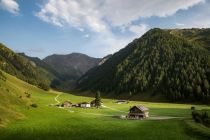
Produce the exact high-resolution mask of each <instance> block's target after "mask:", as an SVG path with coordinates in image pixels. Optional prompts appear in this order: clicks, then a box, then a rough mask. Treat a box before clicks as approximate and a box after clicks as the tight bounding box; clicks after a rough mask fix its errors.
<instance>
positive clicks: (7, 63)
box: [0, 43, 50, 90]
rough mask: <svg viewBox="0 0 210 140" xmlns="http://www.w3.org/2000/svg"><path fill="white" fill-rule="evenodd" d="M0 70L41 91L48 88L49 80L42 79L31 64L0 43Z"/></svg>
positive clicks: (40, 74) (41, 75)
mask: <svg viewBox="0 0 210 140" xmlns="http://www.w3.org/2000/svg"><path fill="white" fill-rule="evenodd" d="M0 69H2V70H3V71H5V72H7V73H9V74H11V75H13V76H16V77H18V78H20V79H22V80H24V81H26V82H28V83H30V84H33V85H36V86H37V87H40V88H42V89H45V90H47V89H48V88H49V84H50V82H49V80H48V79H46V78H44V77H43V74H42V73H40V71H39V69H38V68H37V67H36V65H34V63H33V62H31V61H29V60H28V59H26V58H25V57H23V56H21V55H19V54H17V53H15V52H13V51H12V50H10V49H9V48H7V47H6V46H5V45H3V44H1V43H0Z"/></svg>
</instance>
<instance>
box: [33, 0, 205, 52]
mask: <svg viewBox="0 0 210 140" xmlns="http://www.w3.org/2000/svg"><path fill="white" fill-rule="evenodd" d="M201 2H205V0H184V1H183V0H152V1H148V0H48V1H47V2H46V3H45V4H43V5H42V6H41V10H40V11H39V12H37V13H36V16H37V17H39V18H40V19H41V20H43V21H45V22H48V23H51V24H53V25H56V26H59V27H63V26H70V27H74V28H77V29H78V30H80V31H81V32H83V31H84V30H88V31H91V32H92V34H91V38H90V40H89V41H90V42H89V43H88V44H87V45H86V46H88V47H90V48H94V49H92V50H97V49H100V50H101V51H100V52H103V53H104V54H108V53H113V52H115V51H117V50H119V49H120V48H122V47H124V46H125V45H126V44H127V43H129V42H130V41H132V40H133V39H134V38H135V37H140V36H141V35H142V34H144V33H145V32H146V31H147V30H149V26H148V25H146V24H139V25H134V24H133V23H134V22H135V21H138V20H139V19H141V18H149V17H152V16H157V17H166V16H171V15H173V14H175V13H176V12H177V11H179V10H186V9H188V8H189V7H192V6H194V5H197V4H199V3H201ZM113 27H114V28H115V27H117V28H119V29H122V33H123V32H127V31H130V32H133V33H134V34H133V35H131V36H129V37H122V36H117V35H115V33H114V32H113V31H112V29H113ZM81 29H82V30H81ZM85 36H86V35H85ZM90 50H91V49H90Z"/></svg>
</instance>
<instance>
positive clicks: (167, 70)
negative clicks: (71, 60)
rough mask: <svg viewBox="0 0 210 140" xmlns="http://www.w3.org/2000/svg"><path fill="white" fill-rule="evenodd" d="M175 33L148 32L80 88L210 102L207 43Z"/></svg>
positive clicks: (90, 74)
mask: <svg viewBox="0 0 210 140" xmlns="http://www.w3.org/2000/svg"><path fill="white" fill-rule="evenodd" d="M202 30H204V29H202ZM206 30H209V29H206ZM172 31H173V30H172ZM172 31H169V30H161V29H152V30H150V31H148V32H147V33H146V34H144V35H143V36H142V37H141V38H139V39H136V40H134V41H133V42H131V43H130V44H128V45H127V47H125V48H124V49H122V50H120V51H119V52H117V53H115V54H114V55H113V56H112V57H110V58H109V59H108V60H107V61H106V62H105V63H104V64H102V65H100V66H98V67H96V68H94V69H91V70H90V71H89V72H87V73H86V74H85V75H84V76H83V77H82V78H80V80H79V81H78V87H79V88H80V89H83V90H87V89H91V90H101V91H103V92H114V93H115V94H122V93H127V94H128V93H129V94H130V95H133V94H141V93H143V92H152V94H163V95H165V97H167V98H168V99H170V100H173V101H178V100H179V101H180V100H196V101H209V100H210V91H209V82H210V54H209V51H207V49H206V48H207V47H208V46H207V45H208V43H207V42H206V43H203V44H200V42H197V41H196V40H195V39H194V40H193V42H192V41H191V40H189V39H188V38H187V37H182V36H181V35H177V34H175V33H171V32H172ZM190 38H191V37H190Z"/></svg>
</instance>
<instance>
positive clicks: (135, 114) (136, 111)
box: [127, 105, 149, 119]
mask: <svg viewBox="0 0 210 140" xmlns="http://www.w3.org/2000/svg"><path fill="white" fill-rule="evenodd" d="M148 117H149V109H148V108H146V107H145V106H143V105H139V106H133V107H131V108H130V112H129V114H128V116H127V118H129V119H145V118H148Z"/></svg>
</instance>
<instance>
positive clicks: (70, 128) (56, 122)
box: [0, 75, 210, 140]
mask: <svg viewBox="0 0 210 140" xmlns="http://www.w3.org/2000/svg"><path fill="white" fill-rule="evenodd" d="M7 79H8V83H6V84H4V83H1V84H4V85H3V86H2V87H3V88H8V89H10V92H12V89H14V90H13V92H14V93H15V94H18V95H19V94H21V95H24V94H23V92H25V91H26V90H27V92H29V93H31V94H32V99H31V100H32V101H31V100H28V99H27V100H26V101H25V100H23V101H19V99H18V98H16V95H14V96H13V95H11V96H9V94H8V93H6V92H3V94H2V93H1V94H0V96H1V98H0V104H1V107H2V106H3V107H6V108H7V107H8V106H7V105H6V104H5V103H2V101H4V102H5V100H6V102H9V104H15V105H13V109H11V110H12V111H15V110H14V108H15V109H16V111H15V112H16V113H17V112H21V114H24V118H22V119H20V120H18V121H15V122H12V123H10V124H9V125H8V126H7V127H5V128H2V129H0V139H6V140H9V139H14V138H15V139H21V140H22V139H25V140H28V139H50V140H52V139H62V140H65V139H132V140H134V139H146V140H147V139H148V140H150V139H151V140H153V139H154V138H155V139H156V140H168V139H171V140H180V139H181V140H196V139H204V138H199V137H196V136H194V135H193V134H192V135H188V134H186V132H185V131H186V129H185V126H184V125H183V120H179V119H174V120H162V121H151V120H144V121H132V120H121V119H117V118H115V117H113V116H115V115H118V116H119V115H124V114H127V113H126V112H127V111H128V109H129V107H130V106H131V105H134V104H144V105H145V106H147V107H149V108H150V115H152V116H157V115H158V116H178V117H190V110H189V108H190V106H191V105H184V104H169V103H150V102H130V103H129V104H125V105H118V104H114V100H111V99H105V100H103V102H104V105H106V106H108V107H111V108H114V109H115V110H111V109H108V108H103V109H95V108H91V109H81V108H71V109H69V110H70V111H69V110H64V109H58V108H55V107H49V106H48V105H49V104H52V103H56V102H55V100H54V98H55V97H56V96H57V94H61V95H60V96H59V98H58V99H59V100H60V101H64V100H70V101H72V102H73V103H77V102H80V101H91V100H92V98H89V97H82V96H75V95H71V94H65V93H58V92H54V91H51V92H45V91H42V90H39V89H37V88H35V87H33V86H31V85H28V84H26V83H24V82H22V81H20V80H18V79H16V78H14V77H12V76H9V75H7ZM9 86H10V87H9ZM1 91H3V90H2V89H1ZM4 94H5V95H6V96H5V95H4ZM7 94H8V95H7ZM3 96H5V97H4V98H2V97H3ZM8 97H9V98H8ZM30 102H35V103H37V104H38V108H30V109H29V110H28V109H26V108H27V105H28V104H30ZM196 108H197V109H209V108H210V107H208V106H205V105H196ZM3 110H7V109H3ZM117 110H120V111H122V112H120V111H117ZM72 111H74V112H72ZM123 111H124V112H123ZM0 112H1V117H2V114H3V115H4V114H6V115H5V117H7V116H9V114H10V113H9V112H8V113H7V112H6V113H5V112H3V113H2V109H1V110H0ZM17 114H20V113H17ZM109 115H110V116H109ZM16 116H18V117H17V118H19V116H23V115H16Z"/></svg>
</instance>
